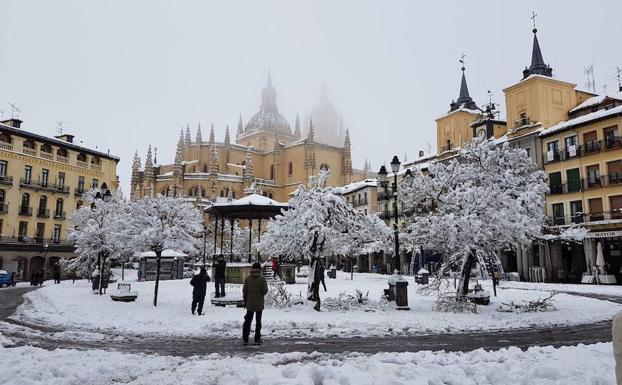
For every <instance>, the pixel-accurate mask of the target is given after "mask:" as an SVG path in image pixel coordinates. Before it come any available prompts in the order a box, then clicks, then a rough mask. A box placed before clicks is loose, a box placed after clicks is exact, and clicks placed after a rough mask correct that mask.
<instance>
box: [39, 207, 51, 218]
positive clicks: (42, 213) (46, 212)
mask: <svg viewBox="0 0 622 385" xmlns="http://www.w3.org/2000/svg"><path fill="white" fill-rule="evenodd" d="M49 217H50V209H44V208H41V207H39V210H37V218H49Z"/></svg>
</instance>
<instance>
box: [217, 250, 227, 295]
mask: <svg viewBox="0 0 622 385" xmlns="http://www.w3.org/2000/svg"><path fill="white" fill-rule="evenodd" d="M214 269H215V270H216V271H215V272H214V286H215V288H216V290H215V291H216V294H215V297H216V298H219V297H224V296H225V271H226V270H227V261H225V257H224V256H223V255H222V254H218V256H217V257H216V260H215V261H214Z"/></svg>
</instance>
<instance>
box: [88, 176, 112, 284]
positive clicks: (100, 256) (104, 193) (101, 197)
mask: <svg viewBox="0 0 622 385" xmlns="http://www.w3.org/2000/svg"><path fill="white" fill-rule="evenodd" d="M110 198H112V194H111V193H110V190H109V189H108V185H107V184H106V182H104V183H102V186H101V187H100V189H99V191H98V192H97V193H96V194H95V200H94V201H93V203H91V209H94V208H95V207H96V206H97V204H96V203H95V202H96V201H104V202H109V201H110ZM105 263H106V255H105V252H104V251H100V252H99V253H97V268H98V269H99V283H98V288H99V295H102V280H103V279H104V264H105Z"/></svg>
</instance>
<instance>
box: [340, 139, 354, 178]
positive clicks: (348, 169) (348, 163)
mask: <svg viewBox="0 0 622 385" xmlns="http://www.w3.org/2000/svg"><path fill="white" fill-rule="evenodd" d="M341 164H342V166H343V169H342V170H341V173H342V174H343V179H344V181H345V183H344V184H350V183H352V154H351V149H350V130H348V129H346V138H345V140H344V143H343V160H342V163H341Z"/></svg>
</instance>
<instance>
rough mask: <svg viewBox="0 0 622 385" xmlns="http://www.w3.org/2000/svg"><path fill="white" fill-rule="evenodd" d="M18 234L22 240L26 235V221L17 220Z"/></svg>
mask: <svg viewBox="0 0 622 385" xmlns="http://www.w3.org/2000/svg"><path fill="white" fill-rule="evenodd" d="M18 235H19V237H20V240H21V241H23V240H24V239H23V237H25V236H27V235H28V222H25V221H19V230H18Z"/></svg>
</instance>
